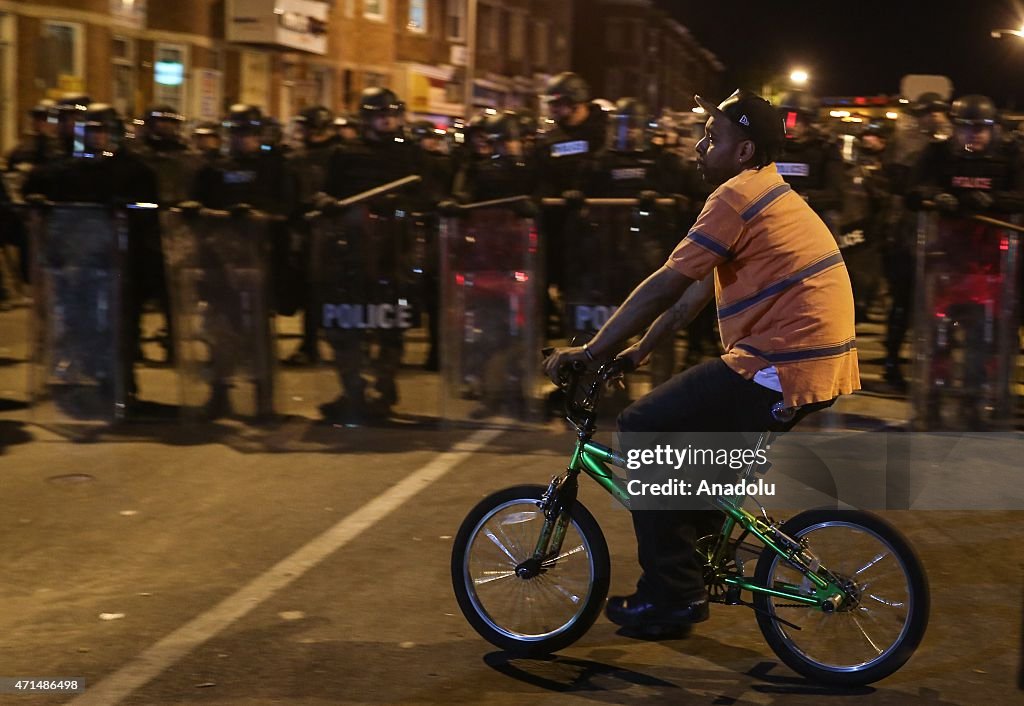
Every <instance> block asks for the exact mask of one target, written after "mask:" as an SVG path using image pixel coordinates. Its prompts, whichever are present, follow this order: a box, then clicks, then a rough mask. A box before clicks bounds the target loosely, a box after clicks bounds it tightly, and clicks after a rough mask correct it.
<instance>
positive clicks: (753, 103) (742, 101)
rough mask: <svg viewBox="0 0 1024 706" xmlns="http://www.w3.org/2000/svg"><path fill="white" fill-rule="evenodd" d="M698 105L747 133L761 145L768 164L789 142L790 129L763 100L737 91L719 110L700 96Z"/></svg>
mask: <svg viewBox="0 0 1024 706" xmlns="http://www.w3.org/2000/svg"><path fill="white" fill-rule="evenodd" d="M693 98H694V100H696V101H697V105H699V106H700V107H701V108H703V109H704V111H705V112H706V113H707V114H708V115H714V116H715V117H717V118H719V119H725V120H728V121H729V122H731V123H732V124H733V125H735V126H736V127H738V128H739V129H740V130H742V131H743V134H745V135H746V136H747V137H748V138H749V139H750V140H752V141H753V142H754V144H755V145H757V148H758V152H760V153H761V158H762V160H761V161H763V162H764V163H765V164H767V163H768V162H772V161H774V160H775V158H776V156H778V154H779V151H780V150H781V149H782V145H783V144H784V143H785V141H786V125H785V122H784V120H783V118H782V116H781V115H779V113H778V111H777V110H776V109H775V107H774V106H772V104H771V103H769V102H768V101H766V100H765V99H764V98H762V97H761V96H759V95H757V94H756V93H753V92H751V91H745V90H743V89H737V90H736V91H734V92H733V94H732V95H731V96H729V97H728V98H726V99H725V100H724V101H722V102H721V103H720V104H718V105H717V106H716V105H715V104H714V103H711V102H710V101H707V100H705V99H703V98H701V97H700V96H694V97H693Z"/></svg>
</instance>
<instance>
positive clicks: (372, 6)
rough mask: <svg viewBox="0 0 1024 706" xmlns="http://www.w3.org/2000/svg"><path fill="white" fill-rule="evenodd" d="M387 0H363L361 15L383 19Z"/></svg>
mask: <svg viewBox="0 0 1024 706" xmlns="http://www.w3.org/2000/svg"><path fill="white" fill-rule="evenodd" d="M387 9H388V8H387V0H363V17H365V18H367V19H370V20H380V21H383V20H384V15H385V13H386V12H387Z"/></svg>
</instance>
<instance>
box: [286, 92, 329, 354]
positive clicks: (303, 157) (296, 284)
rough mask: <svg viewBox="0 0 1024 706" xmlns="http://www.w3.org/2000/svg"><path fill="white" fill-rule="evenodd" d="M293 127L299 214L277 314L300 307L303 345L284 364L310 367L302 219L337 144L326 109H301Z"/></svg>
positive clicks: (310, 310) (312, 310) (312, 343)
mask: <svg viewBox="0 0 1024 706" xmlns="http://www.w3.org/2000/svg"><path fill="white" fill-rule="evenodd" d="M295 123H296V125H297V127H298V137H299V139H300V142H301V145H302V146H301V148H300V149H299V150H297V151H295V152H293V153H292V154H290V155H288V167H289V169H290V170H291V171H292V173H293V175H294V178H295V184H296V197H297V198H296V203H297V207H298V210H297V212H296V214H295V218H293V219H292V224H291V227H292V233H293V234H294V236H295V237H294V238H293V240H294V241H296V242H293V244H292V249H291V252H290V253H289V255H290V258H291V266H290V268H289V269H290V276H289V280H290V281H289V282H288V286H287V287H286V289H287V290H289V291H288V296H282V297H279V300H278V311H280V312H282V313H292V312H293V311H294V310H295V309H297V308H299V307H300V306H301V308H302V310H303V314H302V343H301V344H299V348H298V350H297V351H295V352H294V353H293V354H292V355H290V356H289V357H288V358H286V359H285V361H284V362H285V363H287V364H289V365H310V364H313V363H316V362H318V361H319V360H320V352H319V349H318V346H317V337H318V334H319V317H318V315H317V311H316V309H317V306H316V302H315V300H314V299H315V297H314V293H313V291H312V283H311V280H310V273H309V264H310V261H309V258H310V249H309V246H310V232H309V226H308V224H307V222H306V220H305V218H303V217H302V216H303V214H305V213H306V212H308V211H311V210H313V208H314V197H315V196H316V194H318V193H321V192H323V190H324V185H325V183H326V180H327V164H328V162H329V161H330V157H331V153H332V152H333V151H334V148H335V147H337V145H338V143H339V141H340V140H339V138H338V136H337V133H335V131H334V114H333V113H332V112H331V110H330V109H329V108H327V107H325V106H322V105H314V106H310V107H308V108H306V109H304V110H303V111H302V112H301V113H299V115H298V116H297V117H296V119H295ZM282 294H284V292H282ZM283 299H287V300H289V301H290V303H293V304H294V306H292V305H288V306H284V307H282V306H281V305H282V300H283ZM300 299H301V301H299V300H300Z"/></svg>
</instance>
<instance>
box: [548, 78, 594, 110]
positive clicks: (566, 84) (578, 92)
mask: <svg viewBox="0 0 1024 706" xmlns="http://www.w3.org/2000/svg"><path fill="white" fill-rule="evenodd" d="M544 98H545V100H547V101H548V102H549V103H557V102H564V103H570V104H579V103H587V102H589V101H590V86H589V85H588V84H587V82H586V81H585V80H584V79H583V77H582V76H580V75H579V74H576V73H573V72H572V71H564V72H562V73H560V74H558V75H557V76H554V77H553V78H552V79H551V80H550V81H548V85H547V88H546V89H545V91H544Z"/></svg>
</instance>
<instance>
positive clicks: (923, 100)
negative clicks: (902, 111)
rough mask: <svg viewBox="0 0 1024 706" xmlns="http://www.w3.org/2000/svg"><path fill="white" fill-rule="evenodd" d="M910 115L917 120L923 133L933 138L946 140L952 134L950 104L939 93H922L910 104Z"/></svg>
mask: <svg viewBox="0 0 1024 706" xmlns="http://www.w3.org/2000/svg"><path fill="white" fill-rule="evenodd" d="M910 113H911V115H913V116H914V117H915V118H917V125H918V128H919V129H920V130H921V132H924V133H926V134H927V135H929V136H930V137H932V138H938V139H946V138H947V137H949V134H950V133H951V132H952V128H951V126H950V124H949V118H948V117H947V115H948V113H949V103H947V102H946V101H945V100H944V99H943V98H942V96H940V95H939V94H938V93H934V92H931V91H929V92H927V93H922V94H921V95H920V96H918V97H917V100H915V101H914V102H913V103H911V104H910Z"/></svg>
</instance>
